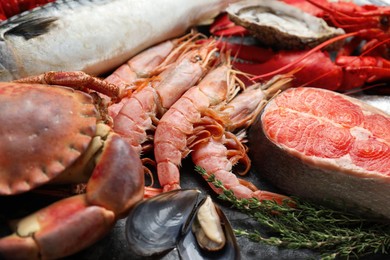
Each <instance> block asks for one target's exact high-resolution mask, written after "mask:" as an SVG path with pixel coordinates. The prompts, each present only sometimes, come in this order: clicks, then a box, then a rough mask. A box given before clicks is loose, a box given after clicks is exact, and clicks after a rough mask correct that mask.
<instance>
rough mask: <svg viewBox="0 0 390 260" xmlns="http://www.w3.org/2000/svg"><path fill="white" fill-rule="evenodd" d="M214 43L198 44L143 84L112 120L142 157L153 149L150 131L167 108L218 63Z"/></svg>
mask: <svg viewBox="0 0 390 260" xmlns="http://www.w3.org/2000/svg"><path fill="white" fill-rule="evenodd" d="M215 51H216V48H215V43H212V42H210V43H207V44H206V45H205V44H200V45H197V46H196V48H192V49H190V50H188V51H186V53H185V54H183V55H181V56H180V57H179V59H178V60H177V61H175V62H173V63H171V64H169V65H167V66H166V67H165V69H163V71H162V72H161V73H160V74H158V75H157V76H155V77H152V78H148V79H146V80H144V81H142V82H141V84H140V86H139V87H138V88H137V89H136V90H135V91H134V92H133V94H132V95H131V96H130V98H129V99H128V100H127V101H126V102H125V104H124V105H123V107H122V108H121V109H120V111H119V112H118V114H117V115H116V116H115V117H114V118H113V121H114V127H113V128H114V131H115V132H117V133H119V134H120V135H121V136H123V137H124V138H125V139H126V140H127V141H128V142H129V143H130V144H131V145H132V146H133V148H134V149H135V150H136V151H137V152H138V153H139V154H141V153H142V152H144V153H145V152H146V151H149V150H150V149H151V148H152V147H153V143H152V142H149V141H150V140H151V139H152V135H151V134H150V132H151V131H152V132H153V131H154V129H155V124H156V123H157V122H158V120H159V118H160V117H161V116H162V115H163V114H164V113H165V111H167V110H168V108H169V107H170V106H171V105H172V104H173V103H174V102H175V101H176V100H177V99H178V98H179V97H180V96H181V95H182V94H183V93H184V92H185V91H186V90H187V89H189V88H191V87H192V86H194V85H195V84H196V83H197V82H198V81H199V80H200V79H201V78H202V77H203V76H204V74H205V72H206V71H207V70H208V67H209V66H211V64H212V63H213V61H214V60H215V57H214V55H213V54H214V52H215Z"/></svg>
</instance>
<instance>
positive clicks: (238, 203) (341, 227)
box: [195, 166, 390, 259]
mask: <svg viewBox="0 0 390 260" xmlns="http://www.w3.org/2000/svg"><path fill="white" fill-rule="evenodd" d="M195 171H197V172H199V173H200V174H201V175H203V176H204V177H207V181H208V182H211V183H212V184H213V185H214V186H216V187H217V188H220V189H222V190H223V193H222V194H220V195H219V198H220V199H222V200H225V201H228V202H230V203H231V204H232V205H233V206H234V207H235V208H237V209H239V210H241V211H242V212H244V213H246V214H248V215H249V216H250V217H252V218H253V219H255V220H256V221H257V222H259V224H260V225H261V226H262V227H264V229H265V230H269V232H266V233H267V234H266V235H264V232H262V233H260V232H259V231H256V230H255V231H248V230H235V232H236V235H238V236H246V237H248V238H249V239H251V240H254V241H258V242H262V243H266V244H269V245H274V246H282V247H285V248H292V249H303V248H306V249H312V250H316V251H318V252H320V253H321V256H322V258H323V259H334V258H336V257H340V256H341V257H351V256H355V257H361V256H364V255H367V254H373V253H386V254H387V253H388V250H389V248H390V226H389V225H388V224H386V223H379V222H376V221H374V220H370V219H364V218H361V217H359V216H357V215H355V214H352V213H349V212H345V211H338V210H335V209H331V208H328V207H324V206H320V205H315V204H312V203H309V202H307V201H303V200H301V199H299V198H292V199H293V200H294V202H295V203H296V205H295V206H294V207H291V206H289V203H288V201H286V202H285V203H284V204H283V205H279V204H278V203H276V202H275V201H261V202H260V201H259V200H257V199H255V198H253V199H252V198H251V199H238V198H237V197H235V196H234V193H233V192H232V191H231V190H228V189H226V188H225V187H224V186H223V184H222V183H221V182H220V181H219V180H217V179H216V178H215V176H214V175H209V174H207V173H206V172H205V170H204V169H203V168H201V167H199V166H195Z"/></svg>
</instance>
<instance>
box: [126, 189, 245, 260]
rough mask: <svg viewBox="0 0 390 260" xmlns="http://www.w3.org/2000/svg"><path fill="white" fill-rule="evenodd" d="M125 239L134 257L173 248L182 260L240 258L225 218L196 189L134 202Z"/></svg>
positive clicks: (167, 193)
mask: <svg viewBox="0 0 390 260" xmlns="http://www.w3.org/2000/svg"><path fill="white" fill-rule="evenodd" d="M126 238H127V241H128V243H129V248H130V250H131V251H132V252H134V253H135V254H136V255H138V256H144V257H145V256H147V257H149V256H158V255H162V254H164V253H167V252H168V251H170V250H172V249H174V248H177V249H178V252H179V255H180V257H181V258H183V257H184V258H183V259H240V252H239V248H238V246H237V242H236V239H235V236H234V234H233V230H232V227H231V226H230V223H229V221H228V220H227V218H226V216H225V215H224V214H223V212H222V211H221V210H220V209H219V208H218V207H217V206H216V205H214V203H213V202H212V200H211V198H210V197H206V198H204V196H202V194H201V193H200V192H199V191H198V190H191V189H189V190H174V191H170V192H166V193H163V194H160V195H157V196H155V197H153V198H149V199H147V200H144V201H142V202H140V203H138V204H137V205H136V206H135V207H134V208H133V209H132V210H131V212H130V214H129V216H128V218H127V220H126ZM187 257H188V258H187Z"/></svg>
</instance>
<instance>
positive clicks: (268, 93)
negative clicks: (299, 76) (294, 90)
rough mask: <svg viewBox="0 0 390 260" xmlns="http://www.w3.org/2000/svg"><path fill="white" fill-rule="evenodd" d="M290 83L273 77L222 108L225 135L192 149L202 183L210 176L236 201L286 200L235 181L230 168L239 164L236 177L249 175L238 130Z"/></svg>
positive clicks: (216, 190) (249, 88)
mask: <svg viewBox="0 0 390 260" xmlns="http://www.w3.org/2000/svg"><path fill="white" fill-rule="evenodd" d="M291 80H292V77H291V76H288V75H283V76H278V77H275V78H274V79H273V80H271V81H269V82H268V83H267V84H264V85H261V84H254V85H252V86H250V87H248V88H246V89H245V90H244V91H242V92H241V93H239V94H238V95H237V96H236V97H235V98H234V99H233V100H232V101H230V102H229V103H228V104H226V107H225V108H224V109H223V110H224V111H225V112H226V113H227V115H228V117H229V123H228V124H227V126H226V130H227V131H225V133H224V134H223V136H222V137H218V138H213V137H210V138H209V139H208V140H206V141H203V142H200V143H198V144H196V145H195V146H194V147H193V148H192V153H191V156H192V161H193V162H194V164H195V165H197V166H200V167H202V168H203V169H204V170H205V172H206V174H205V175H204V178H205V179H207V178H208V176H209V175H211V174H213V175H214V176H215V179H217V180H219V181H221V182H222V183H223V184H224V186H225V187H226V188H227V189H229V190H231V191H233V192H234V195H235V196H236V197H237V198H256V199H258V200H260V201H262V200H275V201H277V202H278V203H283V201H284V200H285V199H288V197H286V196H283V195H280V194H276V193H273V192H269V191H265V190H259V189H258V188H257V187H255V185H253V184H252V183H250V182H247V181H245V180H242V179H240V178H237V177H236V175H235V174H234V173H233V166H237V164H239V166H240V169H241V168H242V169H243V170H237V167H235V170H234V172H235V173H239V174H240V175H244V174H246V173H247V171H249V168H250V166H251V163H250V159H249V157H248V154H247V147H246V146H244V145H243V144H242V142H243V141H244V140H243V138H244V137H243V136H245V132H243V131H242V130H243V129H244V130H246V129H247V128H248V127H250V126H251V125H252V124H253V122H254V120H255V119H256V117H257V116H258V114H259V113H260V112H261V109H263V107H264V105H265V104H266V102H267V100H269V99H271V98H272V97H273V96H274V95H276V94H277V93H278V92H279V91H282V90H284V89H286V88H288V87H289V86H290V84H289V82H291ZM228 130H230V131H232V132H230V131H228ZM233 133H236V134H237V135H239V136H236V135H235V134H233ZM210 185H211V187H212V189H213V190H214V191H215V192H217V193H218V194H220V193H221V190H220V189H219V188H216V187H215V186H213V185H212V184H210Z"/></svg>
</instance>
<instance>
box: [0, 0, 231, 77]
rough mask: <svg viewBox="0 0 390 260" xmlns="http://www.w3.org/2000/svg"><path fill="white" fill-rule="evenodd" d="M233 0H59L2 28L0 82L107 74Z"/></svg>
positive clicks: (214, 14) (11, 19)
mask: <svg viewBox="0 0 390 260" xmlns="http://www.w3.org/2000/svg"><path fill="white" fill-rule="evenodd" d="M230 2H234V0H197V1H184V0H71V1H70V0H58V1H56V2H53V3H49V4H47V5H44V6H42V7H38V8H36V9H33V10H31V11H28V12H24V13H22V14H19V15H16V16H14V17H11V18H10V19H8V20H6V21H3V22H2V23H1V24H0V81H9V80H14V79H18V78H22V77H27V76H31V75H37V74H41V73H43V72H46V71H52V70H55V71H61V70H62V71H75V70H82V71H84V72H86V73H88V74H91V75H99V74H102V73H105V72H108V71H110V70H112V69H114V68H116V67H118V66H119V65H120V64H122V63H124V62H125V61H127V60H128V59H129V58H130V57H132V56H133V55H135V54H136V53H138V52H140V51H141V50H143V49H146V48H147V47H149V46H152V45H154V44H157V43H159V42H161V41H164V40H167V39H170V38H173V37H177V36H180V35H181V34H184V33H185V32H186V30H188V29H189V28H190V27H191V26H194V25H197V24H198V23H200V22H202V21H204V20H207V19H210V18H212V17H214V16H216V15H217V14H218V13H219V12H221V11H223V10H224V9H225V8H226V6H227V5H228V4H229V3H230Z"/></svg>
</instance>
